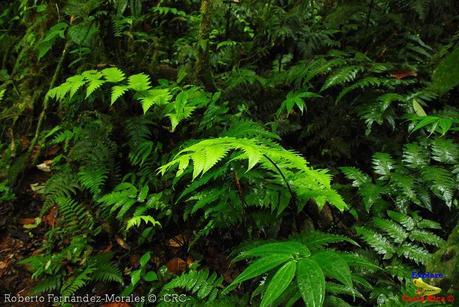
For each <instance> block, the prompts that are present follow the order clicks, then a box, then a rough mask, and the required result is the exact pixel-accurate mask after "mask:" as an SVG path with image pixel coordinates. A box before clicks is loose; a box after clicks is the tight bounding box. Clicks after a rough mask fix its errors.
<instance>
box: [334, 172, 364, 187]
mask: <svg viewBox="0 0 459 307" xmlns="http://www.w3.org/2000/svg"><path fill="white" fill-rule="evenodd" d="M340 170H341V171H342V172H343V173H344V175H345V176H346V178H347V179H349V180H352V186H353V187H360V186H362V185H364V184H366V183H368V182H370V177H369V176H368V175H367V174H364V173H362V172H361V171H360V170H359V169H357V168H355V167H341V168H340Z"/></svg>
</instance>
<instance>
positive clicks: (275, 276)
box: [224, 232, 375, 306]
mask: <svg viewBox="0 0 459 307" xmlns="http://www.w3.org/2000/svg"><path fill="white" fill-rule="evenodd" d="M343 241H350V242H353V241H352V240H350V239H349V238H346V237H345V236H337V235H333V234H326V233H320V232H313V233H304V234H302V235H300V236H297V237H296V238H295V240H290V241H282V242H275V243H267V244H261V245H258V246H257V247H254V248H251V249H248V250H244V251H242V252H241V253H240V254H239V255H238V256H237V257H236V258H235V259H234V261H240V260H243V259H253V258H257V260H253V262H252V263H251V264H250V265H249V266H248V267H247V268H246V269H245V270H244V271H243V272H242V273H241V274H240V275H239V276H238V277H237V278H236V279H234V280H233V282H232V283H231V284H230V285H229V286H228V287H227V288H226V289H225V290H224V293H226V292H228V291H231V290H232V289H234V288H235V287H236V286H237V285H239V284H241V283H243V282H244V281H247V280H250V279H253V278H259V277H260V276H263V275H265V274H266V273H267V274H268V276H267V278H266V283H262V284H261V285H260V286H259V288H260V289H261V291H262V292H263V295H262V300H261V306H269V305H271V304H274V303H276V304H279V303H280V302H281V301H282V300H288V301H290V302H291V303H294V302H295V301H297V300H298V299H301V298H302V299H303V301H304V302H305V303H306V304H307V305H308V306H321V305H323V303H324V300H325V298H326V293H327V294H330V293H334V290H333V289H334V287H335V286H334V285H335V284H334V283H332V282H329V281H327V280H326V278H331V279H333V280H336V281H338V282H340V283H341V284H339V285H338V284H336V285H337V287H341V286H343V287H345V288H346V289H348V290H349V291H350V293H353V294H355V293H358V292H356V290H355V289H354V284H353V276H352V274H351V270H350V267H349V265H351V264H352V265H354V264H355V262H354V261H355V259H354V257H352V256H349V255H342V254H340V253H337V252H335V251H334V250H331V249H324V245H326V244H330V243H338V242H343ZM353 243H355V242H353ZM309 247H311V248H312V249H311V250H312V251H313V252H311V250H310V249H309ZM363 260H364V259H362V262H361V263H362V264H363V265H364V266H367V268H368V269H373V268H374V267H375V266H374V265H372V264H371V263H370V262H365V261H363ZM287 289H289V290H287ZM293 289H295V290H294V291H291V290H293ZM335 289H336V287H335ZM284 292H285V293H284ZM295 292H296V293H295ZM297 294H298V295H297ZM285 295H287V296H288V297H285ZM289 296H292V297H289ZM279 300H281V301H279Z"/></svg>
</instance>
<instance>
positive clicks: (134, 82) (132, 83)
mask: <svg viewBox="0 0 459 307" xmlns="http://www.w3.org/2000/svg"><path fill="white" fill-rule="evenodd" d="M128 84H129V88H130V89H133V90H134V91H137V92H143V91H148V90H149V89H150V88H151V85H150V76H147V75H146V74H143V73H140V74H136V75H132V76H129V78H128Z"/></svg>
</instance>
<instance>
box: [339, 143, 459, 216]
mask: <svg viewBox="0 0 459 307" xmlns="http://www.w3.org/2000/svg"><path fill="white" fill-rule="evenodd" d="M457 150H458V146H457V144H456V143H454V142H453V141H452V140H450V139H442V138H438V139H434V140H431V141H428V142H414V143H409V144H406V145H405V147H404V149H403V154H402V158H401V161H399V162H397V163H396V162H395V160H394V159H393V158H392V157H391V156H390V155H389V154H387V153H375V154H374V155H373V160H372V162H373V171H374V173H375V174H376V175H377V177H376V180H375V181H374V182H373V181H372V180H371V179H370V177H369V176H368V175H366V174H364V173H362V172H361V171H359V170H358V169H356V168H352V167H344V168H342V169H341V170H342V171H343V173H344V174H345V175H346V177H347V178H348V179H349V180H352V185H353V186H354V187H357V188H358V190H359V194H360V196H361V197H362V199H363V202H364V204H365V208H366V209H367V210H370V208H371V207H372V206H373V205H378V206H384V203H385V198H386V197H389V198H391V199H392V200H394V202H395V204H396V205H397V207H399V208H400V210H402V211H406V210H407V206H408V204H409V203H414V204H416V205H418V206H421V207H424V208H427V209H429V210H432V198H433V197H434V196H435V197H437V198H439V199H440V200H441V201H442V203H444V204H446V205H447V206H448V207H451V206H453V204H454V205H456V202H457V201H456V200H455V198H454V195H455V193H456V191H457V178H455V177H454V171H453V170H454V168H455V167H454V166H453V167H451V166H452V165H456V163H457V157H458V156H459V154H458V151H457ZM426 187H427V188H428V190H426Z"/></svg>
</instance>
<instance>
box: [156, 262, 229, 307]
mask: <svg viewBox="0 0 459 307" xmlns="http://www.w3.org/2000/svg"><path fill="white" fill-rule="evenodd" d="M222 282H223V277H222V276H220V277H219V276H218V275H217V274H216V273H215V272H214V273H212V274H210V273H209V270H207V269H203V270H198V271H195V270H193V271H189V272H186V273H183V274H182V275H180V276H177V277H175V278H174V279H172V280H171V281H170V282H168V283H167V284H165V285H164V287H163V290H162V293H167V292H171V291H177V289H183V290H185V291H188V292H190V293H191V294H193V295H195V296H196V297H197V298H198V299H200V300H204V299H205V300H206V301H207V302H212V301H214V300H215V299H216V298H217V296H218V294H219V292H220V290H221V288H222Z"/></svg>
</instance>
